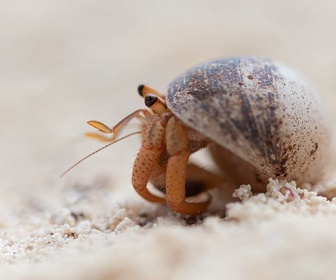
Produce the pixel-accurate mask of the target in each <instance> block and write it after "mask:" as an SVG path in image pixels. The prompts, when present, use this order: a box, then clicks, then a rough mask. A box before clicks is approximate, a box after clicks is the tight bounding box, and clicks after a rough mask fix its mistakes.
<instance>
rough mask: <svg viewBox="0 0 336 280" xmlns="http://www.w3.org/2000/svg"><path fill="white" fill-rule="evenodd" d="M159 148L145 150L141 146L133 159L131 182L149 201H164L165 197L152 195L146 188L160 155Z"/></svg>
mask: <svg viewBox="0 0 336 280" xmlns="http://www.w3.org/2000/svg"><path fill="white" fill-rule="evenodd" d="M160 152H161V151H160V150H155V149H153V150H147V149H146V148H144V147H142V148H141V149H140V151H139V153H138V155H137V157H136V159H135V161H134V166H133V174H132V184H133V187H134V189H135V190H136V192H137V193H138V194H139V195H141V196H142V197H143V198H144V199H146V200H148V201H150V202H157V203H164V202H166V199H165V198H163V197H159V196H156V195H153V194H152V193H151V192H150V191H149V190H148V189H147V183H148V181H149V178H150V175H151V173H152V170H153V169H154V167H155V164H156V162H157V160H158V158H159V156H160Z"/></svg>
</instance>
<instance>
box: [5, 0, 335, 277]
mask: <svg viewBox="0 0 336 280" xmlns="http://www.w3.org/2000/svg"><path fill="white" fill-rule="evenodd" d="M0 7H1V9H0V26H1V32H0V77H1V78H0V81H1V83H0V94H1V102H0V119H1V122H0V132H1V137H0V143H1V144H0V154H1V159H2V160H1V161H0V248H1V257H0V263H1V266H0V277H1V278H0V279H52V280H53V279H65V278H67V279H81V280H86V279H334V278H335V275H334V274H335V268H334V267H335V262H336V236H335V232H336V200H335V199H332V200H327V199H326V198H325V197H323V196H321V195H319V194H317V193H316V192H314V190H307V189H303V188H302V187H303V186H296V184H295V182H278V181H273V180H270V182H269V184H268V186H267V192H266V193H262V194H257V195H252V193H251V191H250V189H249V186H248V185H243V186H237V190H236V191H235V192H234V193H233V194H231V193H230V197H231V196H232V195H233V196H234V197H235V199H236V201H235V202H230V203H227V201H226V200H225V199H222V198H221V196H220V195H219V194H220V191H215V192H214V196H215V201H214V203H213V205H212V206H211V207H210V209H209V211H208V212H206V213H205V214H204V215H203V216H202V217H199V219H196V218H191V217H182V216H180V215H178V214H175V213H173V212H172V211H171V210H170V209H169V208H168V207H166V206H160V205H154V204H151V203H149V202H146V201H144V200H143V199H142V198H140V197H139V196H138V195H137V194H136V193H135V191H134V190H133V188H132V185H131V182H130V174H131V168H132V163H133V161H134V158H135V155H136V153H137V150H138V148H139V146H140V139H139V137H138V136H133V137H131V138H128V139H126V140H124V141H123V142H120V143H117V144H115V145H114V146H112V147H110V148H108V149H107V150H105V151H102V152H100V153H99V154H97V155H94V156H93V157H91V158H89V159H88V160H87V161H85V162H84V163H82V164H81V165H79V166H77V167H76V168H75V169H73V170H72V171H71V172H70V173H68V174H67V175H66V176H65V177H63V178H59V175H60V174H61V173H62V172H63V171H64V170H66V169H67V168H68V167H69V166H71V165H72V164H73V163H75V162H76V161H77V160H79V159H81V158H82V157H84V156H85V155H87V154H89V153H90V152H92V151H94V150H96V149H98V148H99V147H101V146H102V144H101V143H99V142H95V141H93V140H91V139H87V138H85V137H83V134H84V133H85V132H87V131H92V129H91V128H90V127H88V126H87V124H86V121H87V120H90V119H97V120H100V121H102V122H104V123H106V124H108V125H111V126H112V125H113V124H115V123H117V122H118V121H119V120H120V119H121V118H123V117H124V116H125V115H127V114H129V113H130V112H132V111H134V110H136V109H138V108H143V101H142V100H141V98H139V96H138V94H137V92H136V89H137V86H138V84H140V83H148V84H150V85H151V86H153V87H155V88H156V89H158V90H160V91H162V92H164V91H165V90H166V87H167V85H168V83H169V82H170V81H171V80H172V79H174V78H175V77H176V76H177V75H178V74H179V73H181V72H182V71H184V70H185V69H187V68H188V67H190V66H193V65H195V64H197V63H199V62H203V61H206V60H209V59H212V58H216V57H223V56H233V55H262V56H268V57H271V58H273V59H275V60H279V61H282V62H284V63H286V64H288V65H291V66H292V67H293V68H296V69H298V70H299V71H300V72H303V73H304V74H305V75H306V76H307V77H308V78H309V79H310V80H312V81H313V83H314V84H315V85H316V87H317V88H318V89H319V90H320V92H321V95H322V96H323V98H324V100H325V103H326V111H327V110H329V111H330V112H331V120H332V123H331V126H333V123H335V122H334V118H335V113H334V111H335V110H334V108H335V106H336V95H335V94H334V90H335V88H336V82H335V79H334V76H335V73H336V66H335V65H336V63H335V62H336V52H335V45H336V37H335V28H336V19H335V16H334V15H335V12H336V4H335V3H334V1H331V0H330V1H319V2H318V3H317V2H316V1H307V0H306V1H296V2H293V1H289V0H284V1H267V0H261V1H256V0H253V1H242V0H236V1H216V0H208V1H191V0H182V1H177V0H171V1H169V2H168V1H165V2H159V1H150V0H148V1H146V0H144V1H124V2H122V1H106V0H98V1H73V0H70V1H69V0H67V1H65V0H60V1H51V0H44V1H38V0H35V1H34V0H27V1H5V0H2V1H0ZM136 129H137V126H136V125H131V126H130V128H129V129H127V130H126V131H125V132H126V133H127V132H132V131H135V130H136ZM331 129H333V128H331ZM200 157H203V154H202V155H201V156H200Z"/></svg>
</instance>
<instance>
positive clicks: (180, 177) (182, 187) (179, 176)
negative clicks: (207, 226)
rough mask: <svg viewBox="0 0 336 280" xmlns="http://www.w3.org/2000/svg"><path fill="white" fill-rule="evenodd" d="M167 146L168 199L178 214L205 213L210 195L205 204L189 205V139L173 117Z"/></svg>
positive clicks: (170, 122) (167, 132) (168, 128)
mask: <svg viewBox="0 0 336 280" xmlns="http://www.w3.org/2000/svg"><path fill="white" fill-rule="evenodd" d="M166 145H167V151H168V154H169V156H170V157H169V159H168V164H167V170H166V199H167V203H168V205H169V206H170V207H171V208H172V209H173V210H174V211H176V212H179V213H182V214H189V215H194V214H197V213H200V212H202V211H204V210H205V209H206V208H207V206H208V205H209V203H210V200H211V198H210V195H209V194H208V197H207V199H206V200H205V201H204V202H199V203H189V202H186V201H185V198H186V180H187V165H188V160H189V139H188V136H187V133H186V132H185V129H184V127H183V126H182V125H181V124H180V122H179V121H178V120H177V119H176V118H175V117H172V118H170V119H169V121H168V124H167V128H166Z"/></svg>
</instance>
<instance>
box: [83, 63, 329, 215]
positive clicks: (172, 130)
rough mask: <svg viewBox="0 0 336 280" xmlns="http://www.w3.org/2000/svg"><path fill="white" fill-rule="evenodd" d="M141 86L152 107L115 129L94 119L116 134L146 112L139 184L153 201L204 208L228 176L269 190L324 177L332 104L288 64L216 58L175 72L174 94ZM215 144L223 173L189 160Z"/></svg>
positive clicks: (187, 209)
mask: <svg viewBox="0 0 336 280" xmlns="http://www.w3.org/2000/svg"><path fill="white" fill-rule="evenodd" d="M139 93H140V95H141V96H142V97H144V99H145V104H146V106H147V107H148V108H149V110H137V111H135V112H134V113H132V114H131V115H129V116H127V117H126V118H125V119H123V120H122V121H121V122H120V123H118V124H117V125H116V126H115V127H114V128H112V129H110V128H108V127H106V126H105V125H103V124H101V123H100V122H96V121H92V122H90V124H91V125H93V126H94V127H96V128H98V129H99V130H101V131H103V132H106V133H113V139H114V138H115V137H116V136H117V135H118V133H119V131H120V129H121V128H122V127H123V126H124V125H125V124H126V123H127V122H128V121H130V120H131V119H133V118H138V119H140V121H141V125H142V127H141V134H142V145H141V148H140V151H139V153H138V155H137V157H136V159H135V162H134V167H133V174H132V183H133V186H134V188H135V190H136V191H137V192H138V193H139V194H140V195H141V196H142V197H143V198H145V199H146V200H148V201H151V202H159V203H167V204H168V205H169V206H170V207H171V208H172V209H173V210H174V211H176V212H179V213H183V214H197V213H199V212H202V211H204V209H205V208H206V207H207V206H208V204H209V202H210V195H209V194H208V192H207V190H209V189H211V188H214V187H216V186H217V185H219V184H220V183H223V182H224V181H225V182H227V181H231V182H233V183H234V184H236V186H239V184H242V183H245V184H251V185H252V187H253V188H254V189H257V190H262V188H264V187H265V185H266V181H267V179H268V178H269V177H272V178H280V179H287V180H298V181H299V182H309V183H316V182H317V181H318V180H319V179H320V178H321V176H323V167H324V166H325V165H326V163H327V161H328V157H329V155H328V151H329V150H330V147H329V146H330V138H331V133H330V130H329V129H328V127H327V126H328V122H327V120H326V119H327V118H326V115H325V113H324V108H323V106H322V103H321V101H320V99H319V96H318V95H317V94H316V93H315V92H314V90H313V89H312V88H311V86H310V85H309V84H308V83H307V82H306V80H305V79H303V78H302V77H301V76H300V75H298V74H296V72H294V71H293V70H291V69H289V68H287V67H285V66H283V65H281V64H278V63H274V62H272V61H271V60H269V59H264V58H258V57H236V58H227V59H220V60H215V61H211V62H208V63H204V64H201V65H199V66H197V67H195V68H192V69H191V70H189V71H187V72H185V73H184V74H182V75H180V76H179V77H178V78H177V79H175V80H174V81H173V82H172V83H171V85H170V87H169V89H168V95H167V100H166V96H164V95H162V94H160V93H158V92H157V91H155V90H153V89H151V88H149V87H148V86H140V87H139ZM95 138H98V139H100V140H104V138H102V137H101V136H95ZM209 143H212V144H211V150H212V154H213V157H214V159H215V161H216V162H217V163H218V165H219V167H221V169H222V170H223V175H218V174H214V173H211V172H209V171H206V170H204V169H203V168H201V167H198V166H196V165H194V164H191V163H189V162H188V161H189V156H190V154H192V153H194V152H196V151H197V150H199V149H202V148H204V147H206V146H208V144H209ZM224 176H226V177H224ZM148 182H151V183H152V184H153V185H154V187H155V188H156V189H158V190H160V191H162V193H163V196H158V195H156V194H154V193H152V192H151V191H150V190H149V189H148V188H147V184H148ZM200 193H205V194H206V198H205V199H204V200H201V202H190V201H187V200H186V198H187V197H188V196H193V195H197V194H200Z"/></svg>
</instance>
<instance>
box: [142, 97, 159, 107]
mask: <svg viewBox="0 0 336 280" xmlns="http://www.w3.org/2000/svg"><path fill="white" fill-rule="evenodd" d="M157 100H158V97H157V96H155V95H153V94H147V95H146V97H145V105H146V106H147V107H149V108H150V107H152V106H153V104H154V103H155V102H156V101H157Z"/></svg>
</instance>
